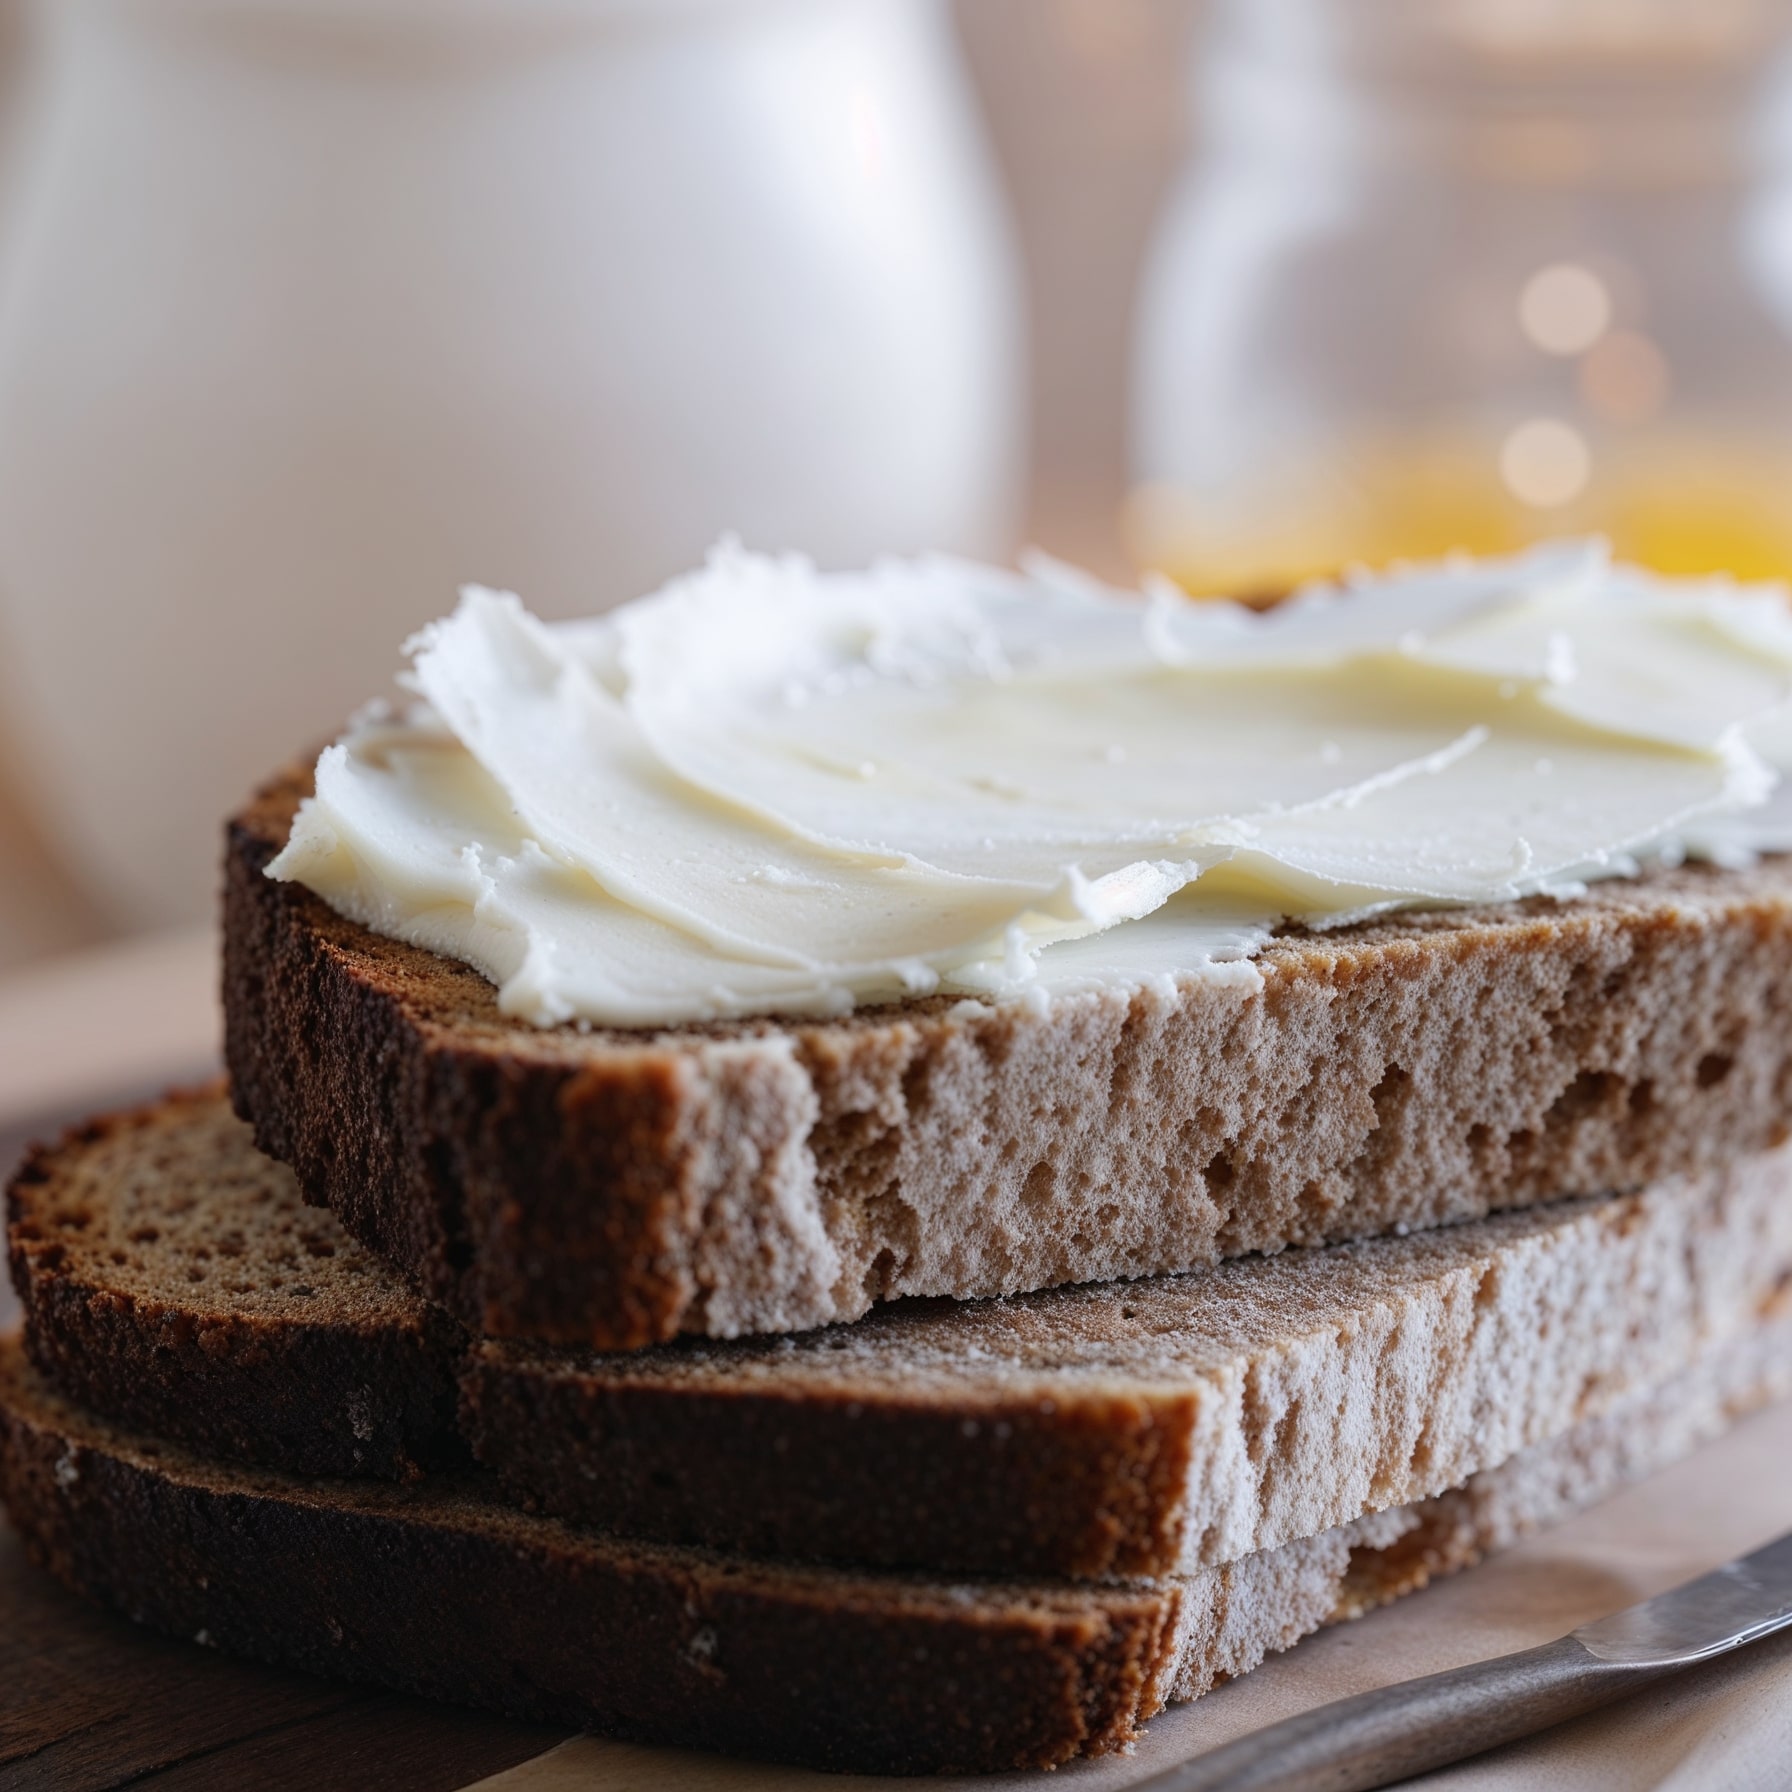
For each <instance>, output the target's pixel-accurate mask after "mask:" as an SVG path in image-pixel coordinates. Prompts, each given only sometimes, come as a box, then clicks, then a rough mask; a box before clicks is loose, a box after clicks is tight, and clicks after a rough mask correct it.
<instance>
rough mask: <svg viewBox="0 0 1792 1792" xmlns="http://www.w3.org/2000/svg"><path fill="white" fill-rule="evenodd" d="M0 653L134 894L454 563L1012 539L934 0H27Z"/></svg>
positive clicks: (47, 776) (208, 849) (603, 571)
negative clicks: (38, 94) (31, 76)
mask: <svg viewBox="0 0 1792 1792" xmlns="http://www.w3.org/2000/svg"><path fill="white" fill-rule="evenodd" d="M39 18H40V21H41V23H42V24H43V26H44V27H45V29H46V31H47V33H48V66H47V72H46V75H45V78H44V85H43V89H42V106H41V112H40V114H39V116H38V119H37V124H36V128H35V130H34V132H33V133H32V136H31V139H30V142H29V143H28V144H27V146H26V149H25V167H24V170H23V181H24V185H23V191H22V200H21V203H22V214H21V215H20V216H19V218H18V219H17V223H16V231H15V235H14V238H13V242H12V246H11V254H10V255H9V257H8V258H7V262H6V267H7V271H8V279H7V281H6V286H5V290H4V294H3V295H0V643H3V655H4V663H3V664H0V676H3V677H4V681H5V685H6V688H7V695H8V701H9V709H10V711H11V713H10V714H9V718H8V720H9V731H11V732H14V733H15V734H16V735H17V737H18V744H19V746H20V747H21V748H22V751H23V755H24V758H25V762H26V765H27V775H28V778H29V782H30V795H31V797H32V798H33V799H34V801H35V802H36V804H37V806H38V809H39V813H40V819H41V821H42V824H43V826H44V828H45V830H46V832H47V833H48V834H49V835H50V836H51V838H52V839H53V840H54V841H55V843H56V844H57V846H58V847H59V849H60V850H62V851H63V852H64V853H65V854H66V855H67V856H68V858H69V859H70V861H71V862H72V863H73V864H74V865H75V866H76V867H77V868H78V869H79V871H80V872H81V873H82V875H83V876H84V877H85V878H86V879H87V880H88V881H89V882H90V883H91V885H92V886H93V887H94V888H95V889H96V890H97V891H99V892H100V893H101V894H102V895H103V896H104V897H105V898H106V899H107V900H108V901H109V903H110V905H111V908H112V910H113V912H114V914H115V915H116V916H117V917H118V918H120V919H122V920H128V921H143V920H164V919H172V918H175V917H179V916H184V915H189V914H194V913H200V912H204V911H205V910H206V909H207V908H208V907H209V905H210V902H211V898H212V886H213V882H214V876H215V873H214V865H215V861H216V845H215V840H216V829H217V825H218V820H219V817H220V816H221V815H222V814H223V813H224V812H225V810H226V808H227V807H228V806H229V805H231V804H232V803H234V801H235V800H236V799H237V798H238V797H240V795H241V794H242V793H243V791H244V789H245V787H246V786H247V784H248V783H249V782H250V781H251V780H252V779H253V778H255V777H256V776H258V775H260V774H261V773H262V772H264V771H265V770H267V769H268V768H269V767H271V766H272V765H274V764H277V763H278V762H279V761H281V760H282V759H284V758H285V757H286V756H288V755H290V754H291V753H293V752H294V751H296V750H297V749H299V748H301V747H303V746H304V745H305V743H307V742H308V741H316V740H317V739H318V738H319V737H320V736H322V735H324V734H326V733H327V732H328V731H330V730H331V729H333V728H334V727H335V726H336V724H337V722H338V721H339V719H340V718H341V717H342V716H343V715H344V714H345V713H346V712H347V711H348V710H349V709H350V708H351V707H352V706H353V705H354V704H356V703H357V702H359V701H360V700H361V699H362V698H364V697H366V696H368V695H369V694H371V693H372V692H374V691H376V690H377V689H378V688H379V687H380V685H381V684H382V682H383V680H384V678H385V676H386V673H387V671H388V669H390V668H391V667H393V666H394V665H395V663H396V656H397V648H398V644H399V642H400V641H401V639H402V638H403V637H404V636H405V634H406V633H407V632H408V631H409V630H410V629H411V628H413V627H414V626H416V625H417V624H419V623H421V622H423V621H424V620H426V619H427V618H429V617H431V616H433V615H437V614H440V613H441V612H442V611H444V610H445V609H447V608H448V607H449V606H450V605H451V604H452V602H453V597H454V588H455V586H456V584H457V583H459V582H460V581H463V580H467V579H478V580H484V581H487V582H491V583H499V584H505V585H513V586H514V587H515V588H516V589H518V590H520V591H522V592H523V593H524V594H525V596H526V597H527V598H528V600H529V601H530V602H531V604H533V605H535V606H536V607H538V608H539V609H541V610H543V611H545V612H547V613H549V614H554V613H566V612H568V611H573V610H579V609H589V608H593V607H602V606H604V605H607V604H609V603H612V602H615V601H618V600H620V599H622V598H625V597H630V596H633V595H636V594H638V593H640V592H643V591H646V590H649V589H651V588H653V587H654V586H655V585H656V584H657V583H659V582H660V581H661V580H663V579H664V578H666V577H668V576H669V575H671V574H673V573H675V572H677V571H680V570H682V569H684V568H685V567H687V566H689V565H691V564H693V563H694V562H695V561H696V560H698V559H699V558H700V557H701V556H702V554H703V552H704V551H705V550H706V548H707V547H708V545H709V544H710V543H711V542H712V541H713V540H714V539H715V538H716V537H717V536H718V535H719V534H720V533H722V532H724V531H728V530H738V531H739V532H740V533H741V534H742V535H743V536H744V537H745V538H746V539H747V540H748V541H750V542H752V543H754V544H755V545H763V546H767V547H773V548H796V549H802V550H804V551H808V552H812V553H814V554H815V555H816V556H817V557H818V558H820V559H822V560H823V561H825V562H853V561H863V560H865V559H868V558H871V557H873V556H875V555H877V554H880V553H884V552H892V551H902V550H915V549H920V548H927V547H945V548H953V549H957V550H960V551H964V552H969V553H976V554H997V555H999V554H1002V553H1005V552H1007V551H1008V550H1009V549H1010V547H1011V546H1012V538H1011V531H1012V528H1013V526H1014V522H1015V518H1016V511H1017V499H1018V490H1017V487H1018V474H1019V441H1018V415H1017V408H1018V407H1017V383H1018V370H1017V369H1018V344H1017V342H1016V340H1015V337H1016V328H1017V326H1016V300H1015V290H1014V288H1015V282H1014V279H1013V274H1012V270H1011V266H1010V259H1009V252H1008V244H1007V239H1006V235H1005V226H1004V220H1003V218H1002V216H1001V213H1000V210H999V206H998V202H997V199H996V195H995V192H994V187H993V181H992V177H991V173H990V170H989V168H988V167H987V165H986V161H985V157H984V151H983V145H982V143H981V141H980V138H979V136H978V131H977V126H976V122H975V118H974V115H973V113H972V110H971V107H970V103H969V96H968V94H967V91H966V90H965V88H964V86H963V83H962V79H961V72H960V69H959V65H958V61H957V55H956V46H955V44H954V43H953V42H952V40H951V37H950V34H949V28H948V25H947V22H946V20H945V19H944V17H943V15H942V12H941V9H940V5H939V3H938V0H43V4H42V5H41V7H40V11H39Z"/></svg>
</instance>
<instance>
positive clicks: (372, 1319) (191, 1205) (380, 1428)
mask: <svg viewBox="0 0 1792 1792" xmlns="http://www.w3.org/2000/svg"><path fill="white" fill-rule="evenodd" d="M6 1217H7V1244H8V1252H9V1255H10V1258H11V1264H12V1279H13V1285H14V1287H15V1288H16V1289H17V1290H18V1293H19V1298H20V1300H21V1301H22V1303H23V1305H24V1309H25V1323H26V1333H27V1336H28V1338H29V1339H30V1344H31V1349H32V1352H33V1354H34V1356H35V1358H36V1360H37V1362H38V1364H39V1366H40V1367H41V1368H42V1369H43V1370H44V1372H45V1373H46V1374H48V1375H50V1376H51V1377H53V1378H54V1380H55V1382H56V1384H57V1385H58V1386H59V1387H60V1388H61V1389H62V1390H63V1391H64V1392H65V1393H67V1394H68V1395H70V1396H71V1397H73V1398H74V1399H76V1400H79V1401H82V1402H84V1403H87V1404H90V1405H92V1406H93V1407H95V1408H96V1409H98V1410H100V1411H105V1412H111V1413H115V1414H118V1415H119V1416H122V1417H125V1418H126V1419H127V1420H128V1422H130V1423H132V1424H134V1425H138V1426H140V1427H142V1428H143V1429H145V1430H150V1431H154V1432H157V1433H159V1434H161V1435H163V1436H166V1437H172V1438H179V1439H180V1440H182V1441H183V1442H186V1443H190V1444H192V1445H194V1446H195V1447H196V1448H198V1449H201V1450H205V1451H208V1452H212V1453H215V1454H218V1455H221V1456H226V1457H230V1458H233V1459H240V1460H247V1461H251V1462H265V1463H270V1464H275V1465H278V1466H281V1467H286V1468H292V1469H296V1470H298V1471H299V1472H301V1473H305V1474H368V1475H397V1476H409V1475H413V1474H415V1473H417V1472H418V1469H419V1467H420V1466H421V1465H424V1464H429V1463H438V1462H443V1461H453V1460H456V1459H459V1460H464V1459H465V1455H466V1450H465V1446H464V1444H462V1443H461V1442H460V1439H459V1436H458V1433H457V1431H456V1428H455V1363H456V1361H457V1359H458V1357H459V1354H460V1351H461V1348H462V1344H463V1337H462V1334H461V1332H460V1329H459V1327H458V1326H456V1325H455V1324H454V1322H453V1321H452V1320H451V1319H449V1318H448V1317H447V1315H446V1314H444V1313H442V1312H441V1311H440V1310H439V1309H437V1308H435V1307H432V1306H430V1305H429V1304H428V1303H427V1302H426V1301H423V1300H420V1299H418V1298H417V1297H416V1296H415V1295H414V1294H412V1293H411V1292H410V1290H409V1289H408V1288H406V1287H405V1286H404V1284H403V1283H402V1282H400V1281H399V1280H398V1278H397V1277H395V1276H394V1275H393V1274H392V1273H391V1271H390V1270H388V1269H386V1268H385V1266H384V1265H383V1264H381V1263H380V1262H379V1261H378V1260H377V1259H376V1258H375V1257H373V1256H372V1255H371V1253H369V1252H368V1251H366V1250H364V1249H362V1247H361V1246H360V1245H358V1244H356V1243H355V1241H354V1240H353V1239H352V1238H350V1237H349V1236H348V1234H347V1233H345V1232H344V1231H343V1230H342V1228H341V1227H340V1226H339V1225H337V1224H336V1222H335V1221H334V1220H333V1219H332V1218H331V1216H330V1215H329V1214H327V1213H320V1212H318V1211H317V1209H316V1208H313V1207H307V1206H306V1205H305V1203H304V1201H303V1200H302V1199H301V1197H300V1195H299V1191H298V1188H297V1185H296V1184H295V1183H294V1182H293V1180H292V1178H291V1177H290V1176H287V1175H284V1174H280V1173H277V1166H275V1165H272V1164H270V1163H269V1162H268V1160H267V1159H265V1158H263V1157H261V1156H260V1154H259V1153H257V1152H255V1151H254V1150H252V1149H251V1148H249V1146H248V1140H247V1135H246V1131H245V1128H244V1127H243V1125H242V1123H241V1122H240V1121H238V1120H237V1119H236V1118H235V1116H234V1115H233V1114H232V1113H231V1112H230V1106H229V1102H228V1100H227V1098H226V1096H225V1095H224V1093H223V1089H222V1085H219V1086H216V1087H213V1088H211V1089H206V1090H199V1091H195V1092H193V1093H191V1094H184V1095H172V1096H168V1097H165V1098H164V1099H163V1100H162V1101H160V1102H158V1103H155V1104H154V1105H152V1106H149V1107H145V1108H140V1109H137V1110H134V1111H132V1112H129V1113H123V1114H115V1115H111V1116H109V1117H107V1118H104V1119H100V1120H96V1121H93V1122H92V1123H91V1124H89V1125H87V1126H84V1127H80V1128H78V1129H76V1130H75V1131H73V1132H71V1133H69V1134H68V1135H67V1136H66V1137H65V1138H64V1139H63V1140H62V1142H61V1143H60V1144H58V1145H56V1146H54V1147H51V1148H43V1147H39V1148H38V1149H36V1150H34V1151H32V1152H31V1153H30V1154H29V1155H28V1156H27V1158H26V1160H25V1163H24V1165H23V1166H22V1167H21V1168H20V1170H19V1172H18V1174H17V1175H16V1176H15V1177H14V1179H13V1182H12V1185H11V1186H10V1188H9V1189H8V1190H7V1202H6Z"/></svg>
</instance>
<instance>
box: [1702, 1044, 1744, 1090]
mask: <svg viewBox="0 0 1792 1792" xmlns="http://www.w3.org/2000/svg"><path fill="white" fill-rule="evenodd" d="M1735 1068H1736V1060H1735V1059H1734V1058H1732V1057H1731V1056H1730V1054H1729V1053H1728V1052H1707V1053H1706V1054H1705V1055H1704V1057H1702V1058H1701V1059H1700V1060H1699V1068H1698V1071H1697V1075H1698V1079H1699V1087H1700V1088H1701V1089H1715V1088H1716V1087H1717V1085H1718V1084H1719V1083H1721V1082H1722V1081H1723V1080H1724V1078H1725V1077H1727V1076H1728V1075H1729V1074H1730V1072H1731V1071H1732V1070H1734V1069H1735Z"/></svg>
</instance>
